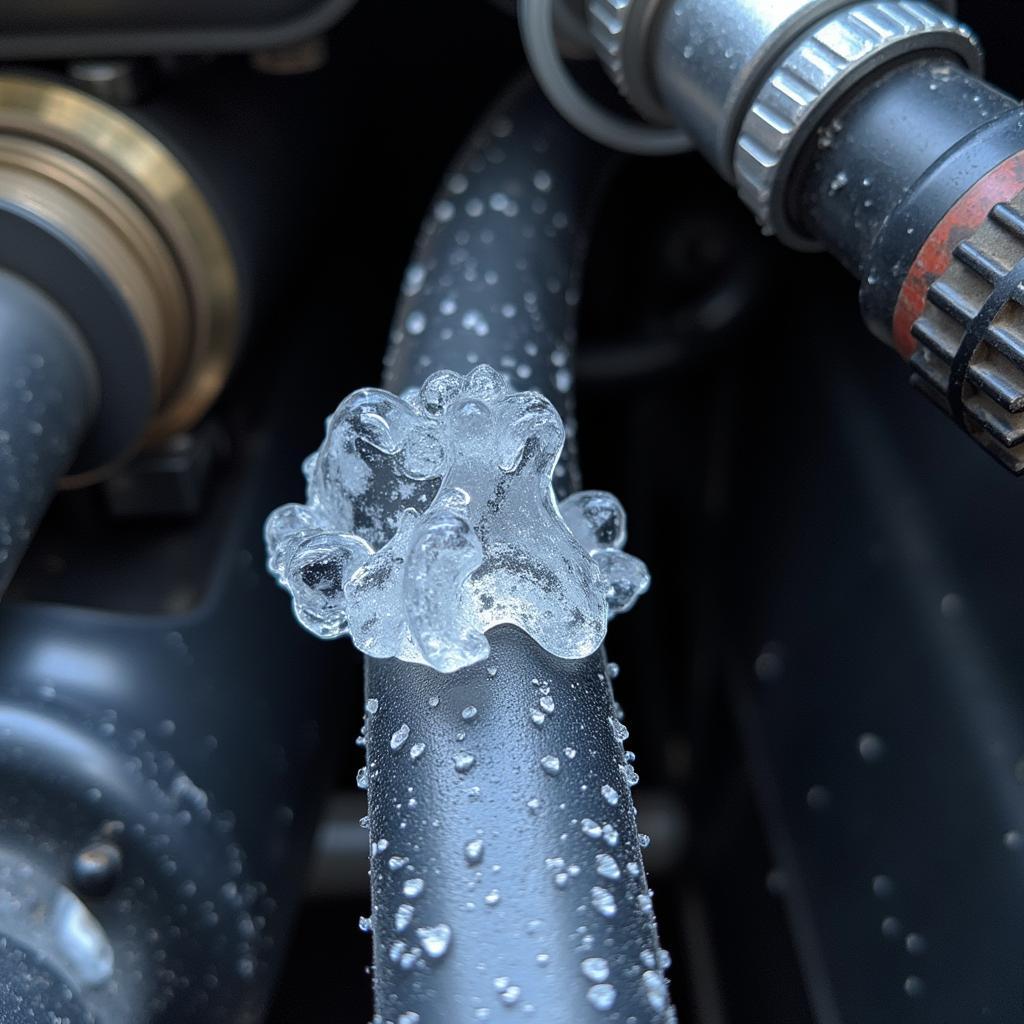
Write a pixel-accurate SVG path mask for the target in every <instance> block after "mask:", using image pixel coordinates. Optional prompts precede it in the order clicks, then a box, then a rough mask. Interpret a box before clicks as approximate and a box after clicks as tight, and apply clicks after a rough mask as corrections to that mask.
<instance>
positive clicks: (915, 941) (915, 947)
mask: <svg viewBox="0 0 1024 1024" xmlns="http://www.w3.org/2000/svg"><path fill="white" fill-rule="evenodd" d="M903 944H904V945H905V946H906V947H907V952H908V953H912V954H914V955H915V956H920V955H921V954H922V953H924V952H925V950H927V948H928V943H927V942H926V941H925V938H924V936H923V935H919V934H918V933H917V932H907V937H906V938H905V939H904V940H903Z"/></svg>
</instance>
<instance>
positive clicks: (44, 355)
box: [0, 272, 97, 594]
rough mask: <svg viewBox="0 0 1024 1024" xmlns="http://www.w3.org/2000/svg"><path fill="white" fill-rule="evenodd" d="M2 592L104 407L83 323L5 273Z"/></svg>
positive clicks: (0, 366)
mask: <svg viewBox="0 0 1024 1024" xmlns="http://www.w3.org/2000/svg"><path fill="white" fill-rule="evenodd" d="M0 339H2V342H0V481H2V483H0V594H3V592H4V591H5V590H6V589H7V584H8V583H9V582H10V579H11V577H12V576H13V575H14V570H15V568H16V567H17V565H18V563H19V562H20V561H21V555H22V552H23V551H24V548H25V546H26V545H27V544H28V542H29V540H30V539H31V537H32V534H33V532H34V529H35V525H36V523H37V522H38V521H39V519H40V518H41V516H42V514H43V511H44V510H45V509H46V507H47V506H48V505H49V503H50V498H51V497H52V494H53V481H54V480H56V479H58V478H60V477H61V476H62V475H63V474H64V473H65V471H66V470H67V468H68V466H69V464H70V462H71V460H72V459H73V458H74V457H75V451H76V450H77V448H78V445H79V443H80V441H81V438H82V437H83V435H84V434H85V432H86V430H87V429H88V426H89V424H90V422H91V420H92V417H93V413H94V411H95V408H96V399H97V382H96V367H95V364H94V362H93V360H92V358H91V356H90V355H89V351H88V349H87V348H86V347H85V343H84V342H83V340H82V337H81V334H80V333H79V332H78V330H77V328H76V327H75V325H74V324H73V323H72V322H71V321H70V320H69V319H68V318H67V317H66V316H65V315H64V314H63V313H62V312H61V311H60V310H59V309H58V308H57V307H56V306H55V305H54V304H53V303H52V302H51V301H50V300H49V299H47V297H46V296H45V295H43V294H42V292H40V291H39V290H38V289H36V288H34V287H33V286H32V285H30V284H28V283H27V282H26V281H24V280H23V279H22V278H19V277H14V276H13V275H12V274H9V273H4V272H0Z"/></svg>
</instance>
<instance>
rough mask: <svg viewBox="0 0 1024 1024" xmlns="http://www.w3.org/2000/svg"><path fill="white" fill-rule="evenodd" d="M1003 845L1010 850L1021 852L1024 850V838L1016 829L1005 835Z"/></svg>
mask: <svg viewBox="0 0 1024 1024" xmlns="http://www.w3.org/2000/svg"><path fill="white" fill-rule="evenodd" d="M1003 845H1004V846H1005V847H1006V848H1007V849H1008V850H1020V849H1022V848H1024V836H1022V835H1021V833H1020V832H1018V831H1017V829H1015V828H1011V829H1010V831H1009V832H1004V833H1003Z"/></svg>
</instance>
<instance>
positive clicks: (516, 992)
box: [498, 985, 522, 1006]
mask: <svg viewBox="0 0 1024 1024" xmlns="http://www.w3.org/2000/svg"><path fill="white" fill-rule="evenodd" d="M520 995H522V990H521V989H520V988H519V986H518V985H509V986H508V988H506V989H505V990H504V991H502V992H501V993H500V994H499V995H498V998H499V999H500V1000H501V1001H502V1002H503V1003H504V1004H505V1005H506V1006H515V1004H516V1003H517V1002H519V997H520Z"/></svg>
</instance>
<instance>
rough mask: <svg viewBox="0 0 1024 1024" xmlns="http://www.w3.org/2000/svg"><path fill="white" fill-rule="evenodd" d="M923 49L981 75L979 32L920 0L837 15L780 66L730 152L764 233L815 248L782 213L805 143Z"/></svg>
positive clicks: (885, 1)
mask: <svg viewBox="0 0 1024 1024" xmlns="http://www.w3.org/2000/svg"><path fill="white" fill-rule="evenodd" d="M926 49H927V50H941V51H945V52H948V53H952V54H953V55H955V56H958V57H960V59H961V60H963V62H964V63H965V64H966V65H967V67H968V68H969V69H970V70H971V71H974V72H979V73H980V72H981V70H982V52H981V46H980V43H979V42H978V39H977V37H976V36H975V35H974V33H973V32H972V31H971V30H970V29H969V28H968V27H967V26H966V25H963V24H961V23H960V22H958V21H956V20H955V19H954V18H952V17H950V16H949V15H947V14H945V13H943V12H942V11H940V10H938V9H937V8H936V7H934V6H932V5H931V4H928V3H922V2H919V0H875V2H872V3H860V4H857V5H855V6H852V7H849V8H846V9H844V10H841V11H837V12H836V13H834V14H832V15H831V16H829V17H828V18H825V19H824V20H823V21H821V22H819V23H818V24H817V25H816V26H815V27H814V28H813V29H812V30H811V31H810V32H809V33H807V35H805V36H804V37H803V38H802V39H801V40H800V41H799V42H798V43H797V44H796V45H795V46H794V47H793V48H792V49H791V50H790V51H789V52H788V53H787V54H786V56H785V57H784V58H783V59H782V60H781V61H780V62H779V63H778V65H777V66H776V67H775V69H774V70H773V71H772V72H771V74H770V75H769V76H768V78H767V80H766V81H765V83H764V84H763V85H762V87H761V89H760V91H759V92H758V93H757V96H756V97H755V99H754V101H753V103H752V104H751V107H750V110H749V111H748V112H747V114H746V116H745V118H744V120H743V123H742V126H741V128H740V133H739V136H738V138H737V140H736V148H735V151H734V155H733V171H734V174H735V177H736V186H737V190H738V192H739V194H740V197H741V198H742V199H743V201H744V202H745V203H746V204H747V206H749V207H750V209H751V210H753V212H754V215H755V216H756V217H757V219H758V221H759V222H760V223H761V225H762V226H763V227H764V229H765V233H766V234H778V235H779V237H780V238H781V239H782V241H784V242H786V243H787V244H789V245H791V246H793V247H794V248H800V249H810V248H814V246H813V244H812V243H810V242H809V240H808V239H806V238H804V237H803V236H802V235H801V234H800V233H799V232H798V231H797V230H796V229H795V228H794V227H793V226H792V225H791V224H790V223H789V222H788V219H787V216H786V211H785V188H786V180H787V177H788V174H789V171H790V170H791V168H792V166H793V163H794V161H795V159H796V156H797V154H798V153H799V151H800V149H801V147H802V145H803V144H804V142H806V141H807V139H808V138H809V137H810V136H811V134H812V133H813V132H814V131H815V129H817V128H818V127H819V126H820V125H821V124H822V123H823V121H824V118H825V117H826V115H827V114H828V113H829V111H831V110H832V109H833V108H834V106H835V103H836V101H837V100H838V99H839V98H840V97H841V96H842V95H843V94H844V93H845V92H846V91H847V90H848V89H850V88H851V86H853V85H854V84H855V83H856V82H858V81H860V80H861V79H863V78H864V77H865V76H866V75H868V74H869V73H871V72H872V71H875V70H876V69H877V68H878V67H879V66H880V65H882V64H884V63H886V62H889V61H891V60H893V59H895V58H896V57H899V56H902V55H904V54H907V53H910V52H914V51H917V50H926Z"/></svg>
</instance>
